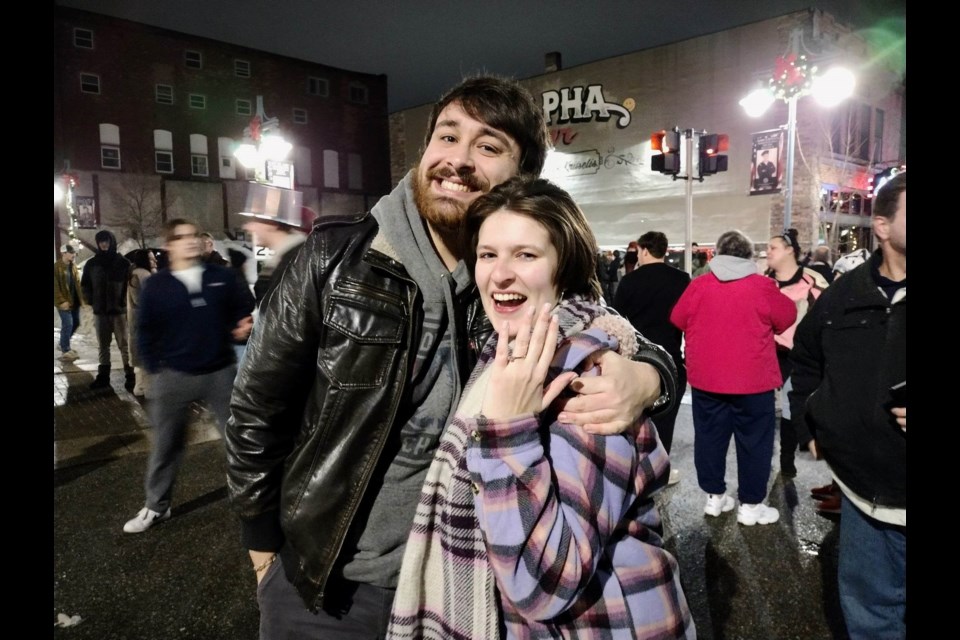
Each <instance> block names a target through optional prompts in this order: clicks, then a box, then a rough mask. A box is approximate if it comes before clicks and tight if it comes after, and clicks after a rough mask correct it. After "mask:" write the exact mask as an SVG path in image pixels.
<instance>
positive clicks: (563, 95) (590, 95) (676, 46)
mask: <svg viewBox="0 0 960 640" xmlns="http://www.w3.org/2000/svg"><path fill="white" fill-rule="evenodd" d="M797 30H799V33H801V34H802V43H803V47H804V49H806V50H808V51H809V54H810V61H811V62H815V63H818V64H819V65H820V68H821V71H822V70H825V69H826V68H827V66H828V64H832V63H834V62H842V63H844V64H845V65H846V66H848V67H849V68H851V70H853V71H854V73H855V74H856V76H857V85H856V90H855V93H854V95H853V96H852V97H851V98H850V99H848V100H847V101H845V102H843V103H841V104H840V105H839V106H837V107H834V108H833V109H829V110H828V109H823V108H821V107H820V106H819V105H818V104H817V103H816V102H815V101H814V100H813V98H811V97H803V98H800V99H799V100H798V118H797V132H798V144H797V150H796V153H795V169H794V198H793V210H792V224H791V226H793V227H796V228H797V229H798V230H799V231H800V238H801V244H802V245H803V248H804V249H805V250H806V249H809V248H810V247H812V246H816V245H817V244H819V243H821V242H823V243H826V244H829V245H831V246H832V248H833V249H834V250H835V251H837V250H839V251H840V252H845V251H849V250H852V249H853V248H856V247H857V246H864V245H866V246H872V237H871V234H870V230H869V225H870V220H869V214H870V206H869V205H870V202H869V188H870V182H869V181H870V178H871V177H872V176H873V175H875V174H876V173H878V172H879V171H880V170H881V169H884V168H887V167H889V166H891V165H894V164H899V163H905V162H906V124H905V118H904V113H905V109H906V78H905V75H904V74H903V73H902V72H899V71H897V70H895V69H894V68H890V67H889V65H887V64H886V61H885V60H884V59H883V58H882V57H879V56H878V55H877V53H878V52H877V51H872V50H870V47H869V46H868V42H867V41H866V40H865V38H864V37H863V36H862V34H860V33H857V32H854V31H853V30H851V29H850V28H848V27H846V26H844V25H842V24H839V23H837V22H836V21H835V20H834V19H833V18H832V17H831V16H830V15H829V14H825V13H823V12H821V11H818V10H809V11H802V12H796V13H791V14H788V15H785V16H781V17H778V18H774V19H770V20H764V21H759V22H755V23H752V24H747V25H744V26H741V27H737V28H733V29H728V30H726V31H721V32H717V33H713V34H710V35H706V36H701V37H697V38H692V39H689V40H684V41H682V42H677V43H673V44H670V45H666V46H661V47H656V48H651V49H647V50H644V51H638V52H635V53H630V54H627V55H623V56H617V57H613V58H608V59H605V60H601V61H598V62H593V63H589V64H583V65H579V66H576V67H572V68H570V69H563V68H562V65H561V64H560V56H559V54H548V55H547V59H546V65H545V66H546V69H547V72H546V73H544V74H543V75H538V76H535V77H532V78H527V79H525V80H523V81H522V83H523V84H524V85H525V86H526V87H527V88H528V89H530V90H531V92H532V93H533V95H534V96H535V97H539V98H540V99H541V100H542V104H543V106H544V111H545V114H546V116H547V118H548V120H549V126H550V130H551V133H552V135H553V142H554V147H555V148H554V150H553V151H552V152H551V153H550V156H549V158H548V160H547V166H546V167H545V169H544V177H548V178H550V179H551V180H554V181H555V182H557V183H558V184H560V185H561V186H562V187H564V188H565V189H567V190H568V191H570V193H571V194H572V195H573V196H574V198H575V199H576V201H577V202H578V203H579V204H580V206H581V207H582V208H583V210H584V213H585V214H586V216H587V218H588V220H589V221H590V223H591V225H592V226H593V230H594V232H595V234H596V236H597V240H598V242H599V243H600V245H601V246H604V247H610V248H614V247H619V248H623V247H625V246H626V244H627V243H628V242H629V241H630V240H635V239H636V238H637V237H638V236H640V235H641V234H643V233H644V232H646V231H650V230H658V231H663V232H664V233H666V234H667V236H668V237H669V239H670V241H671V243H672V244H673V243H675V244H682V243H684V242H685V240H686V237H685V236H686V224H685V223H686V181H684V180H673V179H671V177H670V176H666V175H662V174H660V173H658V172H655V171H652V170H651V166H650V159H651V149H650V136H651V133H652V132H654V131H659V130H662V129H670V128H672V127H673V126H675V125H676V126H679V128H680V129H681V130H684V129H694V130H696V131H703V130H707V131H709V132H711V133H725V134H727V135H728V136H729V142H730V148H729V150H728V152H727V154H728V160H729V169H728V170H727V171H726V172H722V173H717V174H715V175H712V176H708V177H706V178H705V180H704V181H703V182H694V183H693V229H692V238H691V241H693V242H698V243H699V244H701V245H705V244H711V243H713V242H714V241H715V240H716V238H717V237H718V236H719V235H720V234H721V233H722V232H724V231H727V230H729V229H732V228H739V229H741V230H742V231H744V232H745V233H746V234H747V235H748V236H750V237H751V238H752V239H753V240H754V241H755V242H756V243H757V244H758V245H761V244H762V245H765V243H766V241H767V239H768V238H769V237H771V236H772V235H773V234H776V233H780V232H781V231H782V230H783V217H784V216H783V205H784V194H783V192H782V191H780V192H777V191H775V190H774V191H772V192H761V193H759V194H755V195H750V191H751V190H752V185H753V180H754V179H755V177H756V166H755V164H756V162H757V159H758V156H759V153H758V151H757V149H756V147H755V136H754V134H757V133H759V132H762V131H770V130H777V129H778V128H780V127H781V126H783V127H785V125H786V122H787V107H786V104H785V103H784V102H783V101H778V102H777V103H775V104H774V106H773V107H772V108H771V109H769V110H768V111H767V112H766V114H765V115H764V116H763V117H761V118H757V119H754V118H750V117H748V116H747V115H746V114H745V112H744V110H743V109H742V108H741V107H740V105H739V104H738V103H739V101H740V99H741V98H743V97H744V96H745V95H746V94H747V93H749V92H750V90H751V89H753V88H755V87H756V86H757V84H758V83H760V82H762V81H765V80H767V79H769V78H770V77H771V76H772V74H773V71H774V68H775V64H776V59H777V57H778V56H783V55H784V54H785V52H786V51H787V49H788V45H789V43H790V42H791V34H793V33H796V32H797ZM888 53H889V52H888ZM894 66H895V65H894ZM431 106H432V105H424V106H421V107H416V108H413V109H408V110H405V111H400V112H396V113H393V114H391V116H390V136H391V140H390V142H391V167H392V171H393V181H394V182H396V181H397V180H399V178H400V177H401V176H402V175H403V173H404V171H405V170H406V168H408V167H409V166H411V164H412V163H413V162H414V161H415V159H416V157H417V153H418V149H419V147H420V145H421V143H422V136H423V131H424V128H425V126H426V122H427V118H428V116H429V112H430V107H431ZM782 139H783V140H785V136H783V138H782ZM783 146H785V145H782V147H783ZM782 147H781V148H780V150H779V154H780V157H779V161H780V164H781V165H783V164H785V149H784V148H782ZM775 155H776V154H775ZM684 173H685V171H684ZM835 224H838V225H839V226H836V227H835V226H834V225H835Z"/></svg>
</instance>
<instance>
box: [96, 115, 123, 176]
mask: <svg viewBox="0 0 960 640" xmlns="http://www.w3.org/2000/svg"><path fill="white" fill-rule="evenodd" d="M99 129H100V131H99V133H100V166H101V167H103V168H104V169H119V168H120V127H118V126H117V125H115V124H110V123H109V122H101V123H100V127H99Z"/></svg>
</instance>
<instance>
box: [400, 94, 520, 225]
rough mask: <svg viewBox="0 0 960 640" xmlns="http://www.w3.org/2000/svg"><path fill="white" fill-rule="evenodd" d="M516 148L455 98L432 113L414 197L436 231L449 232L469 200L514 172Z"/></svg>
mask: <svg viewBox="0 0 960 640" xmlns="http://www.w3.org/2000/svg"><path fill="white" fill-rule="evenodd" d="M520 155H521V151H520V147H519V145H518V144H517V143H516V141H515V140H514V139H513V138H512V137H511V136H510V135H508V134H506V133H504V132H503V131H500V130H498V129H494V128H493V127H490V126H488V125H486V124H484V123H482V122H480V121H479V120H475V119H474V118H472V117H470V116H469V115H468V114H467V113H466V112H465V111H464V110H463V109H462V108H461V107H460V104H459V103H456V102H454V103H451V104H449V105H447V106H446V107H445V108H444V109H443V111H441V112H440V115H439V116H438V117H437V124H436V126H435V127H434V129H433V134H432V135H431V136H430V142H429V144H428V145H427V148H426V149H424V151H423V155H422V156H421V157H420V165H419V167H418V169H417V179H416V181H415V182H414V198H415V200H416V204H417V209H419V211H420V215H421V216H422V217H423V218H424V219H425V220H426V221H427V222H428V223H429V224H430V226H431V227H432V228H434V229H435V230H436V231H438V232H440V233H454V232H456V231H457V230H458V229H459V228H460V225H461V223H462V222H463V216H464V214H465V213H466V211H467V207H469V206H470V203H471V202H473V201H474V200H476V199H477V198H478V197H480V195H481V194H483V193H486V192H488V191H490V189H492V188H493V187H495V186H497V185H498V184H500V183H502V182H506V181H507V180H508V179H510V178H512V177H513V176H515V175H516V174H517V172H518V171H519V159H520Z"/></svg>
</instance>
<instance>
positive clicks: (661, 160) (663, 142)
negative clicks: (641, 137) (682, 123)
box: [650, 128, 680, 175]
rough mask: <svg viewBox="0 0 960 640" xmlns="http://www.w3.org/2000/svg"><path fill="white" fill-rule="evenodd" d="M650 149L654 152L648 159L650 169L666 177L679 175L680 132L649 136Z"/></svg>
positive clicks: (658, 132) (674, 130)
mask: <svg viewBox="0 0 960 640" xmlns="http://www.w3.org/2000/svg"><path fill="white" fill-rule="evenodd" d="M650 149H651V150H652V151H654V152H657V151H659V152H660V153H654V155H653V157H652V158H650V168H651V169H653V170H654V171H659V172H660V173H665V174H667V175H677V174H678V173H680V130H679V129H677V128H674V129H673V130H671V131H666V130H664V131H657V132H655V133H653V134H651V135H650Z"/></svg>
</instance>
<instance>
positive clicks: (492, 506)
mask: <svg viewBox="0 0 960 640" xmlns="http://www.w3.org/2000/svg"><path fill="white" fill-rule="evenodd" d="M601 314H603V310H602V309H599V308H597V307H595V306H593V305H591V304H590V303H588V302H586V301H583V300H573V301H565V302H564V304H563V305H562V306H561V311H560V320H561V322H560V327H561V340H562V342H561V347H560V349H558V353H557V355H556V357H555V358H554V366H553V367H552V368H551V372H550V377H551V378H552V377H554V376H556V375H558V374H559V373H561V372H562V371H568V370H571V369H576V368H577V366H578V365H579V364H580V363H581V362H582V361H583V359H584V358H585V357H586V356H587V355H589V354H590V353H592V352H594V351H596V350H598V349H607V348H614V349H615V348H616V346H617V341H616V339H614V338H611V337H609V336H608V335H607V333H605V332H603V331H599V330H597V329H590V330H586V331H583V329H584V327H585V326H587V325H588V324H589V323H590V321H591V320H593V319H594V318H595V317H597V316H598V315H601ZM496 343H497V336H496V335H494V337H493V338H491V340H490V341H489V342H488V343H487V345H486V346H485V347H484V350H483V352H482V354H481V357H480V363H479V364H478V366H477V368H476V369H475V370H474V372H473V375H472V376H471V380H470V383H469V384H468V388H469V387H470V386H472V384H473V382H474V381H475V380H476V378H477V377H478V376H479V375H480V373H481V372H482V371H483V370H484V369H485V368H486V367H487V366H488V365H489V363H490V362H491V361H492V359H493V358H494V356H495V352H496ZM435 467H436V468H438V469H439V468H441V467H442V468H443V469H444V470H445V472H446V473H440V474H439V475H438V474H434V471H435V470H436V469H435ZM668 470H669V463H668V459H667V454H666V451H665V450H664V449H663V447H662V446H661V445H660V443H659V440H658V439H657V436H656V431H655V429H654V427H653V425H652V423H651V422H650V421H649V420H645V421H643V422H642V423H640V424H638V425H636V427H635V429H634V431H632V432H629V433H628V434H624V435H619V436H606V437H605V436H592V435H590V434H587V433H586V432H585V431H583V430H582V429H580V428H579V427H573V426H569V425H562V424H559V423H558V422H556V420H555V415H550V414H548V413H543V414H538V415H534V414H527V415H525V416H517V417H515V418H513V419H511V420H507V421H491V420H487V419H485V418H483V417H482V416H480V417H471V416H464V415H462V414H459V413H458V414H457V416H456V418H455V419H454V420H453V422H452V423H451V424H450V425H449V426H448V427H447V430H446V432H445V434H444V437H443V439H442V441H441V444H440V449H439V451H438V453H437V456H436V458H435V459H434V466H433V467H431V473H430V475H428V481H427V483H426V484H425V486H424V491H423V494H422V496H421V501H420V504H419V506H418V509H417V514H416V517H415V520H414V527H413V531H412V533H411V537H410V541H409V543H408V551H407V556H405V557H404V567H403V569H402V570H401V576H400V581H401V583H400V588H399V590H398V598H397V600H396V601H395V602H394V610H393V617H392V621H391V628H390V633H389V634H388V635H389V636H390V637H393V638H411V639H412V638H455V639H460V638H464V639H467V638H475V639H484V640H488V639H490V638H497V637H501V632H502V630H503V629H504V628H505V630H506V635H507V637H510V638H556V637H577V638H598V639H604V638H611V639H619V638H693V637H695V636H696V631H695V628H694V624H693V620H692V618H691V616H690V611H689V608H688V606H687V602H686V599H685V597H684V595H683V591H682V589H681V587H680V580H679V572H678V567H677V562H676V560H675V559H674V558H673V557H672V556H671V555H670V554H669V553H668V552H666V551H665V550H664V549H663V548H662V541H661V538H660V533H659V532H660V530H661V523H660V517H659V514H658V513H657V510H656V507H655V505H654V503H653V499H652V497H651V495H652V492H653V491H654V490H656V489H657V488H659V487H662V486H663V485H664V484H665V482H666V477H667V472H668ZM437 478H441V479H442V480H440V481H434V480H435V479H437ZM421 551H422V552H423V556H424V557H426V558H428V560H429V559H430V558H432V559H433V564H434V567H435V568H433V569H431V570H427V569H425V568H423V570H422V571H421V567H415V566H412V565H413V564H414V562H410V563H408V559H410V556H411V552H416V553H420V552H421ZM418 558H419V556H418ZM416 562H424V563H425V564H426V563H427V562H428V561H424V560H419V559H418V560H417V561H416ZM436 567H439V568H436ZM417 581H419V583H418V582H417ZM411 583H415V584H416V585H417V586H416V588H415V589H414V590H413V591H414V595H413V596H412V597H407V596H401V591H404V590H405V588H406V587H409V585H410V584H411ZM437 583H440V584H437ZM418 590H419V592H418ZM417 592H418V593H417ZM498 604H499V606H497V605H498ZM491 609H492V610H493V611H491Z"/></svg>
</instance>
